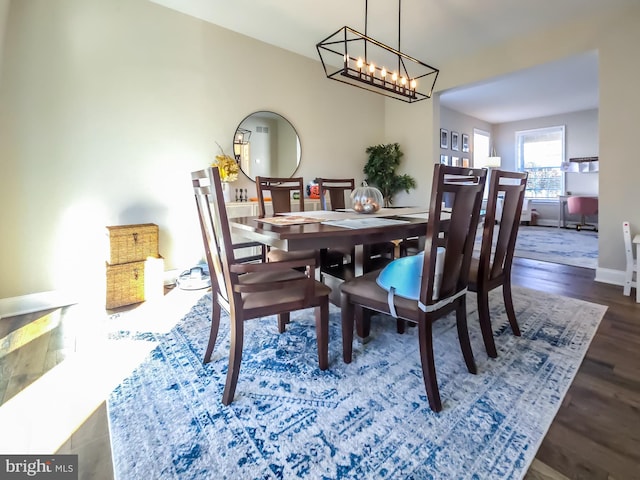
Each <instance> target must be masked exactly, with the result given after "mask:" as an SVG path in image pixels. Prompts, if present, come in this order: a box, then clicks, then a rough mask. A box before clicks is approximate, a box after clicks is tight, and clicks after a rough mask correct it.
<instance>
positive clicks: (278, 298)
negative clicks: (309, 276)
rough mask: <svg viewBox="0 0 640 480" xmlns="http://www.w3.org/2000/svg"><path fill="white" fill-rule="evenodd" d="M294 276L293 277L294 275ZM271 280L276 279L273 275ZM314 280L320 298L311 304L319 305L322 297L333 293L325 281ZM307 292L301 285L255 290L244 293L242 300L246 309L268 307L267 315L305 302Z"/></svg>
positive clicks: (315, 294) (316, 292)
mask: <svg viewBox="0 0 640 480" xmlns="http://www.w3.org/2000/svg"><path fill="white" fill-rule="evenodd" d="M293 273H300V275H303V276H304V273H301V272H296V271H295V270H294V271H293ZM292 278H293V277H292ZM278 279H279V280H283V279H284V278H279V277H278ZM269 280H274V278H273V277H271V278H270V279H269ZM313 282H314V292H315V293H314V296H315V297H316V299H317V300H318V301H317V302H314V303H312V304H311V305H309V306H314V305H318V304H319V301H320V298H321V297H323V296H327V295H329V293H331V289H330V288H329V287H327V286H326V285H325V284H324V283H321V282H318V281H316V280H314V281H313ZM305 293H306V289H305V288H304V287H301V286H297V287H294V288H283V289H280V290H270V291H267V292H255V293H244V294H242V300H243V302H244V305H243V308H244V309H245V310H252V309H255V308H259V309H267V310H266V311H267V313H266V314H265V316H266V315H270V313H268V312H271V311H272V312H273V313H278V312H281V311H282V306H283V305H291V304H295V303H303V302H305Z"/></svg>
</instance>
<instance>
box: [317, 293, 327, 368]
mask: <svg viewBox="0 0 640 480" xmlns="http://www.w3.org/2000/svg"><path fill="white" fill-rule="evenodd" d="M314 310H315V316H316V337H317V342H318V365H319V366H320V370H326V369H327V368H329V297H323V299H322V301H321V304H320V306H318V307H316V308H315V309H314Z"/></svg>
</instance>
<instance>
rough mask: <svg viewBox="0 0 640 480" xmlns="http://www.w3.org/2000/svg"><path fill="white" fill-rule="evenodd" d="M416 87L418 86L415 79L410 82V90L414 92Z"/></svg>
mask: <svg viewBox="0 0 640 480" xmlns="http://www.w3.org/2000/svg"><path fill="white" fill-rule="evenodd" d="M417 86H418V82H416V81H415V79H414V80H411V88H413V89H414V90H415V89H416V87H417Z"/></svg>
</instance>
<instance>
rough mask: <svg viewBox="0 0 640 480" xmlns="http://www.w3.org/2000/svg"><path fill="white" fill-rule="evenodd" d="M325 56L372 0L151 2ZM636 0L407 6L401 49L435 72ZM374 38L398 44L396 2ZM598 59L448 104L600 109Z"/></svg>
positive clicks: (372, 19) (507, 109) (503, 81)
mask: <svg viewBox="0 0 640 480" xmlns="http://www.w3.org/2000/svg"><path fill="white" fill-rule="evenodd" d="M150 1H152V2H154V3H157V4H160V5H164V6H166V7H168V8H171V9H174V10H177V11H179V12H182V13H185V14H188V15H192V16H194V17H197V18H201V19H203V20H206V21H208V22H211V23H214V24H216V25H219V26H221V27H224V28H227V29H229V30H233V31H236V32H238V33H241V34H244V35H247V36H249V37H253V38H256V39H258V40H261V41H263V42H266V43H269V44H272V45H275V46H278V47H281V48H284V49H286V50H289V51H292V52H295V53H298V54H300V55H304V56H307V57H310V58H313V59H316V60H317V59H318V54H317V51H316V43H318V42H319V41H321V40H323V39H324V38H326V37H327V36H329V35H330V34H332V33H334V32H335V31H336V30H338V29H339V28H341V27H343V26H345V25H347V26H349V27H352V28H354V29H355V30H358V31H361V32H363V33H364V23H365V22H364V7H365V0H323V1H322V2H319V1H317V0H295V1H293V0H233V1H231V0H150ZM637 2H638V0H606V1H605V0H529V1H524V0H520V1H514V0H483V1H481V2H480V1H478V0H447V1H444V2H443V1H440V2H436V1H434V0H405V1H404V2H402V31H401V42H402V43H401V50H402V51H403V52H405V53H407V54H409V55H411V56H413V57H415V58H418V59H420V60H422V61H424V62H425V63H428V64H430V65H434V66H435V67H438V65H439V64H443V63H446V59H447V58H451V57H453V56H464V55H470V54H472V53H474V52H475V51H478V50H480V49H482V48H485V47H488V46H491V45H495V44H499V43H502V42H505V41H508V40H509V39H510V38H514V37H517V36H520V35H523V34H526V33H531V32H534V31H542V30H545V29H548V28H550V27H553V26H556V25H558V24H562V23H564V22H566V21H568V20H571V19H577V18H579V17H581V16H591V15H594V14H597V13H599V12H603V11H605V10H612V9H617V8H622V7H628V6H631V5H635V4H637ZM368 8H369V20H368V23H369V24H368V30H367V33H368V34H369V36H372V37H374V38H375V39H377V40H379V41H381V42H383V43H386V44H388V45H390V46H392V47H397V43H398V40H397V39H398V21H397V19H398V4H397V3H396V2H395V1H389V0H371V1H370V2H369V6H368ZM597 65H598V64H597V55H596V54H595V53H591V54H585V55H581V56H579V57H574V58H571V59H568V60H567V61H565V62H556V63H553V64H548V65H544V66H540V67H536V68H534V69H530V70H527V71H523V72H519V73H516V74H512V75H509V76H506V77H504V78H500V79H495V80H493V81H490V82H485V83H483V84H482V85H475V86H472V87H469V88H464V89H458V90H456V91H451V92H447V93H445V94H443V95H442V96H441V103H442V104H444V105H445V106H447V107H449V108H452V109H454V110H458V111H460V112H462V113H467V114H469V115H472V116H474V117H477V118H480V119H483V120H486V121H488V122H491V123H500V122H505V121H514V120H520V119H523V118H534V117H539V116H547V115H553V114H557V113H564V112H569V111H579V110H585V109H589V108H596V107H597V105H598V80H597V69H598V66H597Z"/></svg>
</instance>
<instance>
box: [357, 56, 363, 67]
mask: <svg viewBox="0 0 640 480" xmlns="http://www.w3.org/2000/svg"><path fill="white" fill-rule="evenodd" d="M356 65H357V66H358V68H362V65H364V63H363V61H362V59H361V58H358V61H357V63H356Z"/></svg>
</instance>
